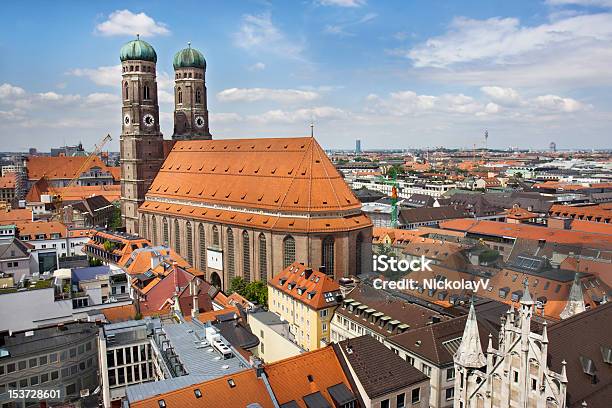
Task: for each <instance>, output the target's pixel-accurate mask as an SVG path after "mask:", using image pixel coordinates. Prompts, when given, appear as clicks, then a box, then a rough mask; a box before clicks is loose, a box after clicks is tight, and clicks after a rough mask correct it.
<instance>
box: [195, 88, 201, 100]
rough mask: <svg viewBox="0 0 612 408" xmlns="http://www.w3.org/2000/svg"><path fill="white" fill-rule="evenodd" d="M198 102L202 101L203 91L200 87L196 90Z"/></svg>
mask: <svg viewBox="0 0 612 408" xmlns="http://www.w3.org/2000/svg"><path fill="white" fill-rule="evenodd" d="M196 103H202V92H201V91H200V90H199V89H198V90H197V91H196Z"/></svg>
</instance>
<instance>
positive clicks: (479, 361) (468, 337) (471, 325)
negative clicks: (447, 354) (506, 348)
mask: <svg viewBox="0 0 612 408" xmlns="http://www.w3.org/2000/svg"><path fill="white" fill-rule="evenodd" d="M454 358H455V363H457V364H459V365H461V366H463V367H467V368H480V367H483V366H484V365H485V364H487V360H486V358H485V355H484V354H483V352H482V347H481V345H480V335H479V333H478V321H477V320H476V312H475V311H474V303H471V304H470V312H469V314H468V317H467V320H466V322H465V329H464V330H463V337H462V338H461V344H460V345H459V348H458V349H457V352H456V353H455V356H454Z"/></svg>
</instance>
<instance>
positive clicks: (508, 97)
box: [480, 86, 521, 106]
mask: <svg viewBox="0 0 612 408" xmlns="http://www.w3.org/2000/svg"><path fill="white" fill-rule="evenodd" d="M480 90H481V91H482V92H483V93H484V94H485V95H487V96H488V97H489V98H491V100H492V101H493V102H495V103H496V104H498V105H502V106H517V105H519V104H520V102H521V97H520V95H519V93H518V92H517V91H516V90H514V89H512V88H502V87H500V86H483V87H481V88H480Z"/></svg>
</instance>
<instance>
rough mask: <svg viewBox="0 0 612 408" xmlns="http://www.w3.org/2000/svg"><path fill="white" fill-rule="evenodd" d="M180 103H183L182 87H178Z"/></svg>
mask: <svg viewBox="0 0 612 408" xmlns="http://www.w3.org/2000/svg"><path fill="white" fill-rule="evenodd" d="M178 103H183V90H182V89H181V88H179V89H178Z"/></svg>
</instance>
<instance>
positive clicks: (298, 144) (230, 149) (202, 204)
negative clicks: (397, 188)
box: [140, 137, 371, 231]
mask: <svg viewBox="0 0 612 408" xmlns="http://www.w3.org/2000/svg"><path fill="white" fill-rule="evenodd" d="M168 200H170V201H168ZM172 200H175V201H174V202H172ZM161 201H165V202H164V203H162V202H161ZM213 207H215V208H213ZM245 209H247V210H254V211H256V212H245V211H244V210H245ZM140 210H141V211H145V212H155V213H167V214H173V215H179V216H181V215H183V216H185V217H188V218H201V219H210V220H213V221H215V222H228V223H232V224H239V225H240V224H244V225H245V226H249V225H250V226H255V227H260V228H264V229H268V228H280V229H286V230H295V231H314V230H323V231H341V230H351V229H360V228H364V227H367V226H369V225H371V222H370V220H369V219H368V218H367V216H365V215H364V214H363V213H362V212H361V204H360V202H359V200H358V199H357V198H356V197H355V195H354V194H353V192H352V191H351V189H350V188H349V187H348V186H347V185H346V183H345V182H344V180H343V178H342V176H341V175H340V174H339V173H338V171H337V170H336V169H335V167H334V165H333V164H332V163H331V161H330V160H329V159H328V157H327V155H326V154H325V152H324V151H323V149H322V148H321V146H320V145H319V144H318V143H317V142H316V140H315V139H314V138H311V137H301V138H273V139H233V140H189V141H178V142H177V143H176V144H175V145H174V147H173V149H172V151H171V152H170V154H169V155H168V157H167V158H166V160H165V162H164V164H163V166H162V167H161V169H160V171H159V173H158V174H157V176H156V177H155V180H154V181H153V183H152V184H151V187H150V188H149V191H148V193H147V195H146V201H145V203H144V204H143V205H142V206H141V207H140ZM282 213H291V214H300V213H302V214H304V213H307V214H310V215H316V214H319V215H322V216H323V217H318V218H316V217H315V218H306V217H304V218H300V217H282V216H280V215H279V214H282ZM334 213H335V214H334ZM338 213H340V214H338ZM326 215H329V217H324V216H326Z"/></svg>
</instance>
